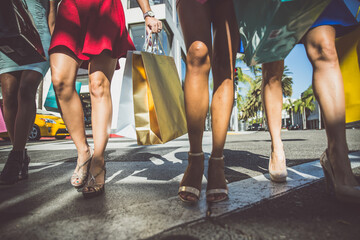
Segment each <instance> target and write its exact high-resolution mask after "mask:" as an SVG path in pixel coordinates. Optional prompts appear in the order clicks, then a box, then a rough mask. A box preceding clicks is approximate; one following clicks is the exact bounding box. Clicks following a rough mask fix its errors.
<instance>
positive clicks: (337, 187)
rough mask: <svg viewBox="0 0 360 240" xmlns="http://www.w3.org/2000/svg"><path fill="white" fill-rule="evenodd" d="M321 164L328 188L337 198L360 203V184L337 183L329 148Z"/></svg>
mask: <svg viewBox="0 0 360 240" xmlns="http://www.w3.org/2000/svg"><path fill="white" fill-rule="evenodd" d="M320 164H321V167H322V169H323V171H324V176H325V182H326V190H327V191H328V192H329V193H332V194H334V195H335V197H336V199H337V200H339V201H341V202H346V203H360V186H359V185H358V186H346V185H342V184H337V183H336V181H335V175H334V171H333V168H332V166H331V163H330V161H329V159H328V154H327V149H326V150H325V152H324V153H323V154H322V155H321V157H320Z"/></svg>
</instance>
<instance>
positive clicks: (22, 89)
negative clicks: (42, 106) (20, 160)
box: [13, 70, 43, 151]
mask: <svg viewBox="0 0 360 240" xmlns="http://www.w3.org/2000/svg"><path fill="white" fill-rule="evenodd" d="M42 78H43V77H42V74H41V73H39V72H35V71H31V70H29V71H22V74H21V80H20V86H19V91H18V112H17V114H16V121H15V129H14V130H15V131H14V141H13V149H14V150H16V151H20V150H24V149H25V145H26V142H27V139H28V137H29V133H30V131H31V129H32V127H33V125H34V120H35V115H36V100H35V98H36V91H37V88H38V86H39V84H40V82H41V80H42Z"/></svg>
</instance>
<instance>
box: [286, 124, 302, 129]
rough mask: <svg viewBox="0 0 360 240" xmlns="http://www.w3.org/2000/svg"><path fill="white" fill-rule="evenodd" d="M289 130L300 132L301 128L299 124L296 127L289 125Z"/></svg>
mask: <svg viewBox="0 0 360 240" xmlns="http://www.w3.org/2000/svg"><path fill="white" fill-rule="evenodd" d="M287 129H288V130H299V129H300V126H299V125H298V124H296V125H289V126H288V127H287Z"/></svg>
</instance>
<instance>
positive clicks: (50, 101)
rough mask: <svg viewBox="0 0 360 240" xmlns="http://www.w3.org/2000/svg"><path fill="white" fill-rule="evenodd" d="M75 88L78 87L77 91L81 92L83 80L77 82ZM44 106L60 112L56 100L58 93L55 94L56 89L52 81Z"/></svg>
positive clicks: (49, 109)
mask: <svg viewBox="0 0 360 240" xmlns="http://www.w3.org/2000/svg"><path fill="white" fill-rule="evenodd" d="M75 89H76V92H77V93H78V94H79V93H80V89H81V82H75ZM44 107H45V109H46V110H48V111H52V112H60V110H59V108H58V105H57V102H56V94H55V90H54V87H53V84H52V83H51V84H50V88H49V91H48V93H47V95H46V99H45V102H44Z"/></svg>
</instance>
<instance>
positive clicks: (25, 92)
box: [19, 84, 37, 104]
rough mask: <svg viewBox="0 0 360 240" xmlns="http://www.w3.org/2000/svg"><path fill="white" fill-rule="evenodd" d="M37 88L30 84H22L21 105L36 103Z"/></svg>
mask: <svg viewBox="0 0 360 240" xmlns="http://www.w3.org/2000/svg"><path fill="white" fill-rule="evenodd" d="M36 90H37V86H29V85H28V84H21V85H20V87H19V94H20V99H19V101H20V102H21V104H29V103H33V102H35V96H36Z"/></svg>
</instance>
